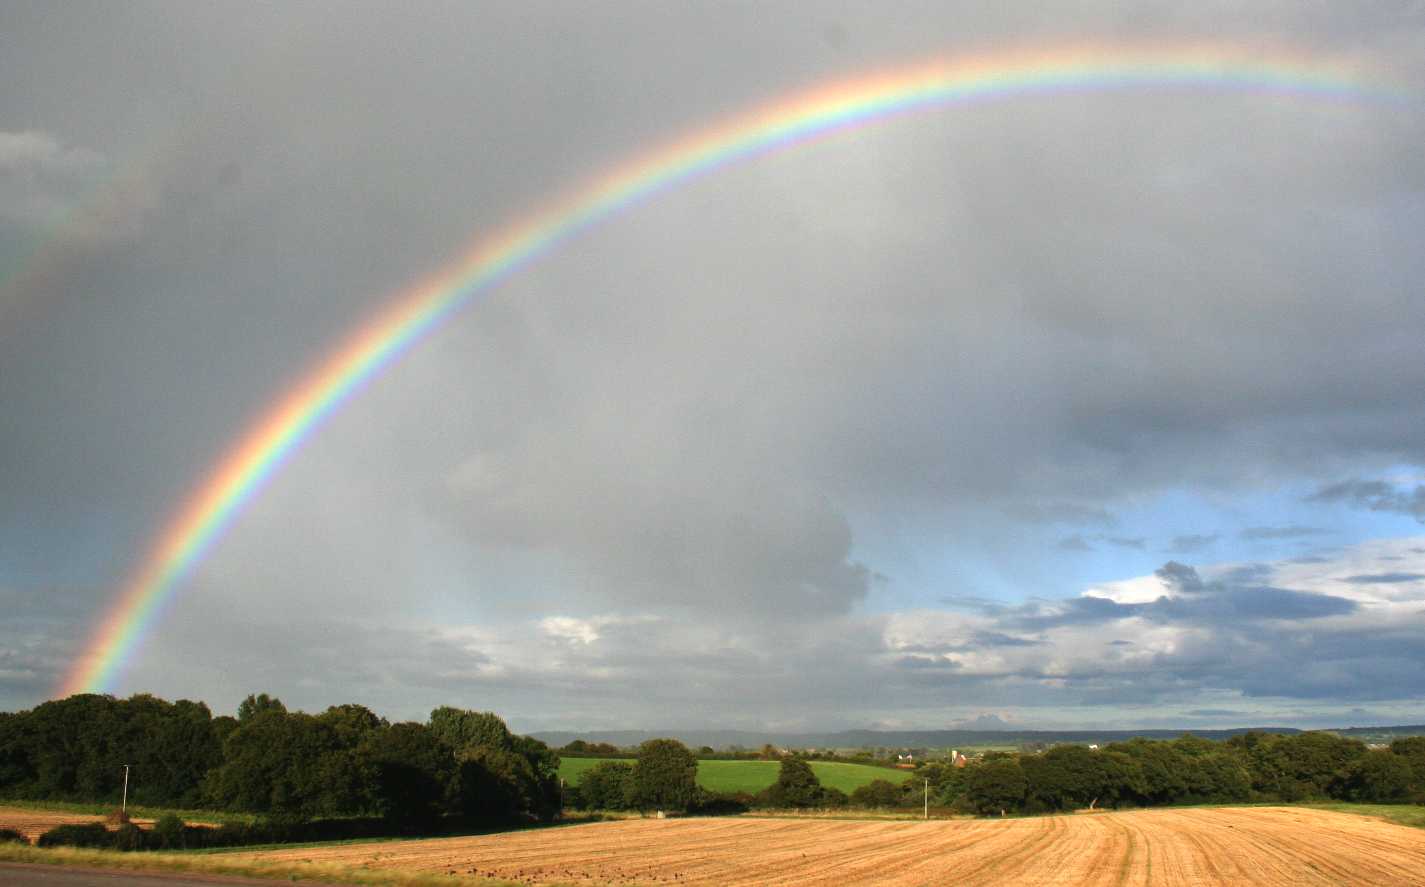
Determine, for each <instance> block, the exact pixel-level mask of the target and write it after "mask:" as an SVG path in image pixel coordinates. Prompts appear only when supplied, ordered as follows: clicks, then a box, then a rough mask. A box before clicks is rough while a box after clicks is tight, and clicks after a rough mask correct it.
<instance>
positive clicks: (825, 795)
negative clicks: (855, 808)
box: [821, 786, 851, 807]
mask: <svg viewBox="0 0 1425 887" xmlns="http://www.w3.org/2000/svg"><path fill="white" fill-rule="evenodd" d="M850 803H851V798H850V797H849V796H848V795H847V794H846V792H844V791H842V790H841V789H839V788H832V787H831V786H822V788H821V806H823V807H845V806H847V805H848V804H850Z"/></svg>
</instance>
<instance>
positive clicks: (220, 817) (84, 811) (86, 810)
mask: <svg viewBox="0 0 1425 887" xmlns="http://www.w3.org/2000/svg"><path fill="white" fill-rule="evenodd" d="M0 807H14V808H16V809H21V810H48V811H52V812H55V813H76V814H81V815H84V816H108V815H109V814H110V813H113V812H114V811H115V810H117V809H119V805H118V804H107V803H90V802H72V801H11V800H6V799H4V798H0ZM165 813H172V814H174V815H175V816H177V817H179V818H180V819H182V820H183V821H184V822H211V823H216V824H218V825H221V824H223V823H226V822H238V823H242V824H244V825H249V824H251V823H252V822H254V821H255V820H256V819H257V817H256V816H255V815H254V814H251V813H225V812H223V811H222V810H181V809H178V808H174V807H145V806H142V805H139V804H130V805H129V815H130V816H132V817H133V818H134V819H158V818H159V817H160V816H163V815H164V814H165Z"/></svg>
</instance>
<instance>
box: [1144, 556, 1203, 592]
mask: <svg viewBox="0 0 1425 887" xmlns="http://www.w3.org/2000/svg"><path fill="white" fill-rule="evenodd" d="M1154 575H1155V576H1157V577H1158V579H1159V580H1160V581H1161V582H1162V583H1163V584H1164V585H1166V586H1168V587H1169V588H1173V589H1176V590H1177V591H1180V592H1183V593H1184V594H1195V593H1197V592H1199V591H1203V590H1204V589H1205V588H1206V586H1205V585H1204V584H1203V581H1202V577H1201V576H1199V575H1198V573H1197V570H1195V569H1193V568H1192V567H1190V566H1188V565H1187V564H1181V563H1178V562H1177V561H1168V562H1167V563H1166V564H1163V565H1162V566H1161V567H1159V568H1158V569H1157V570H1156V571H1155V572H1154Z"/></svg>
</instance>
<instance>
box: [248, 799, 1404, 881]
mask: <svg viewBox="0 0 1425 887" xmlns="http://www.w3.org/2000/svg"><path fill="white" fill-rule="evenodd" d="M250 856H251V857H252V858H254V859H269V860H279V859H280V860H284V861H290V862H298V861H310V862H320V863H335V864H341V865H347V866H357V867H367V868H382V869H384V868H390V869H399V870H403V871H427V872H436V873H452V874H461V875H485V876H490V877H500V878H508V879H511V880H517V881H523V882H526V883H533V884H541V883H565V884H568V883H573V884H704V885H712V884H721V885H764V884H798V885H822V887H830V885H856V884H864V885H870V884H889V885H912V884H957V885H973V884H1043V885H1048V884H1054V885H1071V884H1072V885H1077V884H1085V885H1090V884H1091V885H1100V884H1102V885H1163V887H1179V885H1215V884H1263V885H1272V884H1280V885H1287V884H1291V885H1296V884H1352V885H1406V884H1421V885H1425V830H1420V829H1413V828H1409V827H1406V826H1400V825H1395V824H1393V823H1388V822H1384V821H1381V820H1376V819H1372V818H1367V817H1363V816H1354V815H1351V814H1344V813H1335V812H1331V811H1326V810H1316V809H1309V808H1293V807H1253V808H1190V809H1165V810H1142V811H1132V812H1122V813H1097V814H1080V815H1071V816H1048V817H1039V818H1031V819H1009V820H954V821H930V822H914V821H911V822H906V821H864V820H862V821H849V820H815V819H811V820H808V819H772V818H766V819H758V818H752V817H740V818H727V819H669V820H656V819H649V820H625V821H620V822H601V823H593V824H589V825H580V826H571V827H567V828H557V829H542V830H535V831H527V832H516V833H507V834H500V835H485V836H480V837H471V838H444V839H435V840H423V841H403V842H391V843H376V844H356V845H345V846H331V847H309V848H297V849H292V850H276V851H268V852H264V853H260V854H250Z"/></svg>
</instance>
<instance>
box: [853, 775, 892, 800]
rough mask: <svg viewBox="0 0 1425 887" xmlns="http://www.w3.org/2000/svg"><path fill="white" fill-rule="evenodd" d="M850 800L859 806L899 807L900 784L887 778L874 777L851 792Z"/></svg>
mask: <svg viewBox="0 0 1425 887" xmlns="http://www.w3.org/2000/svg"><path fill="white" fill-rule="evenodd" d="M850 801H851V803H852V804H853V805H855V806H857V807H898V806H900V802H901V789H900V786H898V785H896V784H895V783H893V782H891V781H889V780H886V779H873V780H872V781H871V782H869V783H867V784H866V785H863V786H860V787H858V788H857V789H856V790H855V791H853V792H852V793H851V798H850Z"/></svg>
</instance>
